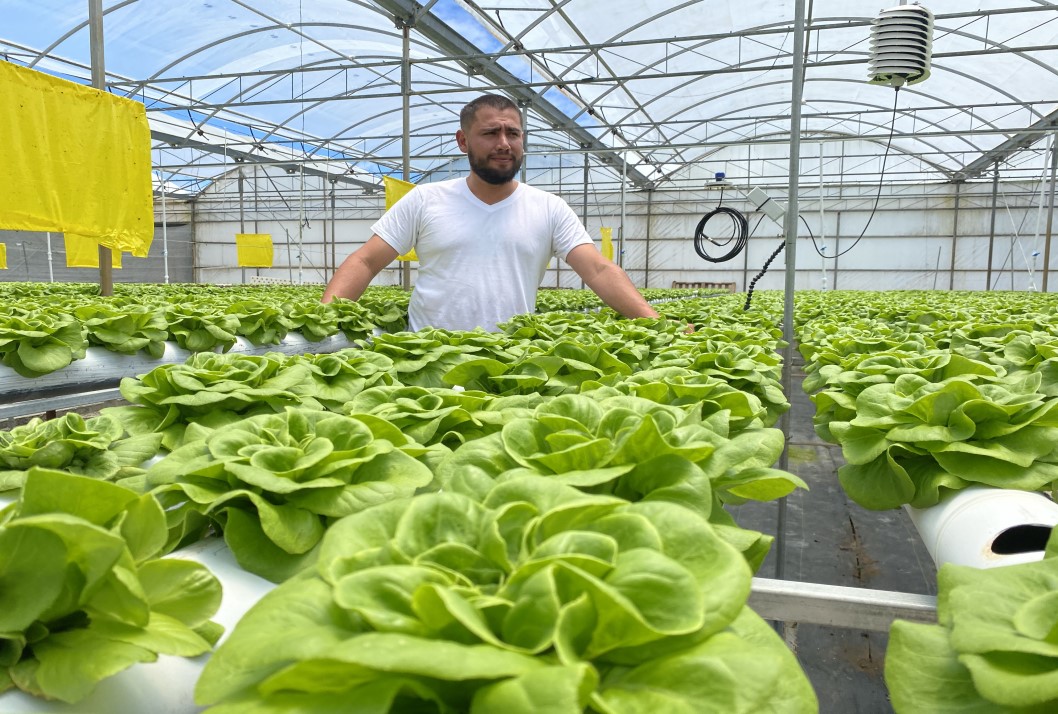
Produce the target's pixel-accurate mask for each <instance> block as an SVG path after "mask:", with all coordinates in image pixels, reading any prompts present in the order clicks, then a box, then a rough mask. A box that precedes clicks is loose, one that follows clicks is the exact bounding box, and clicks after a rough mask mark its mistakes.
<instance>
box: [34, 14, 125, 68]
mask: <svg viewBox="0 0 1058 714" xmlns="http://www.w3.org/2000/svg"><path fill="white" fill-rule="evenodd" d="M135 2H139V0H123V1H122V2H119V3H118V4H117V5H113V6H112V7H109V8H107V9H106V10H103V17H106V16H107V15H108V14H109V13H112V12H114V11H115V10H120V9H121V8H123V7H125V6H126V5H131V4H132V3H135ZM87 27H88V18H87V17H85V19H84V22H81V23H80V24H77V25H74V26H73V27H71V28H70V29H69V30H68V31H67V32H66V34H64V35H63V36H62V37H60V38H59V39H57V40H55V42H52V43H51V44H50V45H48V46H47V47H46V48H44V49H43V50H41V51H40V52H39V53H38V54H37V57H36V59H34V60H33V61H32V62H30V63H29V64H28V65H26V66H27V67H29V68H30V69H32V68H33V67H35V66H36V65H37V63H38V62H40V61H41V60H42V59H44V58H45V57H48V56H49V55H51V51H52V50H54V49H55V48H56V47H58V46H59V45H61V44H62V43H63V42H66V40H68V39H70V38H71V37H73V36H74V35H76V34H77V33H78V32H80V31H81V30H84V29H85V28H87Z"/></svg>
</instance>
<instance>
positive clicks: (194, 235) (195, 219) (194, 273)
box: [190, 200, 200, 283]
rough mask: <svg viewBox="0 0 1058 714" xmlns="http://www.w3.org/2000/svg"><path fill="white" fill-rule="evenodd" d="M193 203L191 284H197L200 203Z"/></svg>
mask: <svg viewBox="0 0 1058 714" xmlns="http://www.w3.org/2000/svg"><path fill="white" fill-rule="evenodd" d="M190 203H191V282H193V283H197V282H198V279H199V272H200V271H199V269H198V201H194V200H192V201H190Z"/></svg>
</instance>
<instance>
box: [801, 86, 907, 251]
mask: <svg viewBox="0 0 1058 714" xmlns="http://www.w3.org/2000/svg"><path fill="white" fill-rule="evenodd" d="M894 90H895V91H894V96H893V116H892V119H890V120H889V139H888V140H886V142H885V153H884V154H882V170H881V172H880V174H879V176H878V192H877V194H876V195H875V197H874V207H873V208H871V215H870V216H868V217H867V223H866V224H865V225H864V226H863V230H862V231H860V235H859V237H857V238H856V240H854V241H852V245H850V246H849V247H848V248H846V249H845V250H843V251H841V252H840V253H836V254H834V255H825V254H824V253H823V251H822V250H820V249H819V246H818V245H817V244H816V238H815V236H814V235H813V236H812V247H813V248H814V249H815V251H816V254H817V255H819V256H820V257H821V258H823V259H824V260H825V259H830V260H837V259H838V258H840V257H841V256H843V255H845V254H846V253H848V252H849V251H850V250H852V249H853V248H855V247H856V244H857V243H859V242H860V240H861V239H862V238H863V236H864V235H866V233H867V228H868V227H869V226H870V225H871V221H873V220H874V214H875V212H876V211H877V210H878V202H879V201H880V200H881V198H882V186H883V185H884V182H885V162H886V159H888V158H889V148H890V147H891V146H892V145H893V133H894V132H895V131H896V107H897V100H898V99H899V97H900V87H894ZM819 200H821V201H822V200H823V197H822V196H820V197H819ZM799 217H800V216H799ZM801 221H802V222H803V221H804V218H801ZM805 226H806V227H807V226H808V224H807V223H805ZM808 232H809V234H811V232H812V231H811V229H809V231H808Z"/></svg>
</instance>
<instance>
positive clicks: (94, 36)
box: [88, 0, 114, 295]
mask: <svg viewBox="0 0 1058 714" xmlns="http://www.w3.org/2000/svg"><path fill="white" fill-rule="evenodd" d="M88 36H89V42H90V45H91V56H92V86H93V87H95V88H96V89H98V90H100V91H106V84H107V82H106V69H105V68H106V63H105V60H104V57H103V0H88ZM112 268H113V266H112V264H111V257H110V248H107V247H106V246H105V245H102V244H100V246H99V294H100V295H113V294H114V276H113V272H112Z"/></svg>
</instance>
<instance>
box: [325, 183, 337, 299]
mask: <svg viewBox="0 0 1058 714" xmlns="http://www.w3.org/2000/svg"><path fill="white" fill-rule="evenodd" d="M337 188H338V181H337V180H332V181H331V270H332V271H335V270H337V269H338V263H337V261H336V259H335V258H336V254H335V244H336V243H337V242H338V211H337V206H336V203H337V200H338V199H337V196H336V195H335V191H336V190H337ZM331 277H333V272H332V273H331V275H330V276H328V278H327V279H328V280H330V278H331Z"/></svg>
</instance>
